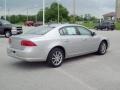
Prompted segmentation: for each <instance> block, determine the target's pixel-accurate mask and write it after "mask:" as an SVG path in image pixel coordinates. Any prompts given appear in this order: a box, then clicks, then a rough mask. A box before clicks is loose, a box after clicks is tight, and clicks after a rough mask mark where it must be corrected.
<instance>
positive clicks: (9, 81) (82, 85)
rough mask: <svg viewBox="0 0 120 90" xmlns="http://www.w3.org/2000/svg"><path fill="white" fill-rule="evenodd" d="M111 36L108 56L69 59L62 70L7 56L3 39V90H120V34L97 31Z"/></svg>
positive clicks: (0, 60)
mask: <svg viewBox="0 0 120 90" xmlns="http://www.w3.org/2000/svg"><path fill="white" fill-rule="evenodd" d="M97 33H98V34H100V35H103V36H106V37H109V39H110V43H111V44H110V48H109V50H108V52H107V53H106V55H103V56H98V55H94V54H89V55H85V56H80V57H75V58H71V59H67V60H66V61H65V62H64V63H63V65H62V66H61V67H59V68H50V67H48V66H47V65H46V64H45V63H44V62H34V63H28V62H24V61H21V60H17V59H13V58H10V57H8V56H7V53H6V48H7V45H8V40H7V39H6V38H4V36H0V90H120V31H97Z"/></svg>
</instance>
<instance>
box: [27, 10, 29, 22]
mask: <svg viewBox="0 0 120 90" xmlns="http://www.w3.org/2000/svg"><path fill="white" fill-rule="evenodd" d="M28 19H29V18H28V8H27V21H28Z"/></svg>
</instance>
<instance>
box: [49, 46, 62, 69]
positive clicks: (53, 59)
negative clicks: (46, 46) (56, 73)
mask: <svg viewBox="0 0 120 90" xmlns="http://www.w3.org/2000/svg"><path fill="white" fill-rule="evenodd" d="M63 60H64V52H63V50H61V49H59V48H55V49H53V50H52V51H51V52H50V53H49V55H48V60H47V61H48V63H49V65H51V66H53V67H59V66H60V65H61V64H62V62H63Z"/></svg>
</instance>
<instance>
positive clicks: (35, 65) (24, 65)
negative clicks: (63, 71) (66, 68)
mask: <svg viewBox="0 0 120 90" xmlns="http://www.w3.org/2000/svg"><path fill="white" fill-rule="evenodd" d="M94 56H95V54H87V55H84V56H78V57H74V58H69V59H66V60H64V62H63V65H65V64H69V63H72V62H75V61H81V60H85V58H88V57H94ZM12 66H15V67H16V68H18V69H24V70H33V69H49V68H51V67H50V66H48V64H47V63H46V62H26V61H18V62H14V63H12Z"/></svg>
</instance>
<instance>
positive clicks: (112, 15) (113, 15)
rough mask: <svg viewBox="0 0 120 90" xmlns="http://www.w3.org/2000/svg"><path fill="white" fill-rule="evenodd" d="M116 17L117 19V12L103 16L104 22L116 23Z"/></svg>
mask: <svg viewBox="0 0 120 90" xmlns="http://www.w3.org/2000/svg"><path fill="white" fill-rule="evenodd" d="M115 17H116V15H115V12H110V13H106V14H104V15H103V18H104V20H112V21H114V20H115Z"/></svg>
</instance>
